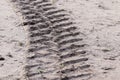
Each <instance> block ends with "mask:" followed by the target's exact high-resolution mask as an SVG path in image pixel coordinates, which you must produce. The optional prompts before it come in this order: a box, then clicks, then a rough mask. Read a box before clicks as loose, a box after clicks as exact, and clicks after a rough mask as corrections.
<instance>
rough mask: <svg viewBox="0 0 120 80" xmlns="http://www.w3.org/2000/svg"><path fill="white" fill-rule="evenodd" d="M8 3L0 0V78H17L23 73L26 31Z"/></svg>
mask: <svg viewBox="0 0 120 80" xmlns="http://www.w3.org/2000/svg"><path fill="white" fill-rule="evenodd" d="M20 24H21V23H20V19H19V17H18V16H17V15H16V13H15V12H14V10H13V8H12V6H11V5H10V3H8V2H7V1H6V0H1V1H0V80H17V79H18V78H20V77H21V76H22V75H23V73H22V71H23V66H24V61H25V60H24V59H25V56H24V54H25V49H24V47H25V41H26V32H25V31H24V30H23V27H22V26H20Z"/></svg>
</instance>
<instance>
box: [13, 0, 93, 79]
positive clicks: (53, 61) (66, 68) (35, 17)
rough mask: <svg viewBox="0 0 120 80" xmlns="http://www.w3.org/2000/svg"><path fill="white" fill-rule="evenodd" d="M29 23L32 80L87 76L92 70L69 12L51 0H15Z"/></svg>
mask: <svg viewBox="0 0 120 80" xmlns="http://www.w3.org/2000/svg"><path fill="white" fill-rule="evenodd" d="M12 2H14V3H15V4H16V5H18V8H19V9H20V11H21V13H22V14H23V16H24V17H25V22H23V25H25V26H26V25H27V26H29V29H28V31H29V39H30V41H29V43H30V44H29V49H28V57H27V66H26V71H27V73H26V75H27V77H28V79H29V80H88V79H89V78H90V77H91V75H92V74H93V72H91V71H90V67H91V66H90V64H87V61H88V60H89V58H88V56H86V55H89V54H87V51H86V50H85V47H86V45H87V44H85V42H84V39H83V37H81V34H80V32H79V31H78V30H77V27H76V26H75V23H73V21H72V20H71V19H70V17H69V14H68V13H67V12H66V11H65V10H63V9H57V8H56V7H54V6H53V5H52V4H51V3H50V2H49V1H48V0H12Z"/></svg>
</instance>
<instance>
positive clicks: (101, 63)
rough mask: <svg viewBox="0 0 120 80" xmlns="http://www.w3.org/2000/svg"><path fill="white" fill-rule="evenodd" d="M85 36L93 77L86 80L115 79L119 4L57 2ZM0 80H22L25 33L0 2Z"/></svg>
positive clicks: (112, 0) (119, 55)
mask: <svg viewBox="0 0 120 80" xmlns="http://www.w3.org/2000/svg"><path fill="white" fill-rule="evenodd" d="M54 4H55V5H56V6H58V7H59V8H63V9H65V10H67V11H68V12H69V13H70V14H71V17H72V18H73V19H74V21H75V22H76V23H77V25H78V27H79V28H80V32H81V33H82V34H83V35H84V36H85V37H86V39H85V41H86V43H87V44H88V46H89V47H88V50H89V52H90V53H89V54H90V60H89V63H90V64H92V68H93V69H94V72H95V75H94V76H93V77H92V78H91V79H90V80H119V79H120V77H119V75H120V72H119V70H120V67H119V66H120V43H119V41H120V28H119V25H120V20H119V19H120V7H119V5H120V1H119V0H58V1H55V2H54ZM0 17H1V18H0V80H17V79H19V78H20V79H21V80H23V79H22V77H23V75H24V70H23V69H24V68H23V67H24V65H25V49H26V48H25V47H26V42H27V40H26V33H27V32H26V31H25V30H24V29H23V27H22V26H20V24H21V19H20V18H19V17H18V15H17V14H16V13H15V11H14V9H13V6H11V3H9V2H8V1H6V0H1V1H0Z"/></svg>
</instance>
